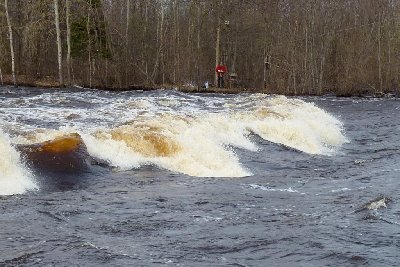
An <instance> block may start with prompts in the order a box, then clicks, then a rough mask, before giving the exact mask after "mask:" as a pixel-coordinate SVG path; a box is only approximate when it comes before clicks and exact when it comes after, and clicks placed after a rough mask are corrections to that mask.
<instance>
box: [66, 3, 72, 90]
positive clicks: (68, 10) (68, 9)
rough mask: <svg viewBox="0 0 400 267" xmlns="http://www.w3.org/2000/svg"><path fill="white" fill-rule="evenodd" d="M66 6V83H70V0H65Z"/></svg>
mask: <svg viewBox="0 0 400 267" xmlns="http://www.w3.org/2000/svg"><path fill="white" fill-rule="evenodd" d="M65 6H66V24H67V75H68V77H67V79H68V81H67V83H68V85H71V24H70V8H71V2H70V0H65Z"/></svg>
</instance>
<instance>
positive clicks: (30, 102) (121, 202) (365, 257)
mask: <svg viewBox="0 0 400 267" xmlns="http://www.w3.org/2000/svg"><path fill="white" fill-rule="evenodd" d="M14 90H15V91H14ZM70 94H75V95H79V96H82V98H81V100H80V101H79V99H80V98H79V99H78V98H77V97H72V98H71V99H69V95H70ZM94 95H95V96H96V97H94ZM62 97H64V100H63V101H61V99H63V98H62ZM102 97H103V98H104V99H110V103H113V104H112V105H113V106H112V107H113V109H112V110H114V111H118V107H117V106H116V105H118V103H120V104H121V103H124V101H123V100H124V99H134V98H135V97H141V98H142V99H146V98H152V99H154V98H157V97H160V99H177V103H174V105H175V106H172V107H171V106H168V107H169V108H171V110H186V109H184V108H181V107H180V106H179V105H183V104H182V103H183V102H184V101H187V104H186V107H187V106H190V105H191V104H193V103H197V104H196V105H194V104H193V106H192V109H191V111H185V112H186V114H189V113H190V112H192V113H190V114H192V115H193V114H197V113H196V112H200V111H199V110H202V109H204V111H205V112H215V111H217V112H218V110H220V106H223V105H224V103H225V102H226V101H230V99H233V98H236V96H196V95H189V96H181V95H180V94H178V93H168V92H167V93H165V92H152V93H121V94H120V95H118V98H117V99H115V100H113V97H115V95H113V94H112V93H103V92H101V93H99V92H92V91H90V92H86V91H82V92H79V91H78V92H74V93H72V92H71V91H70V92H68V91H65V92H64V91H63V92H59V91H55V92H52V91H45V90H33V89H13V88H1V89H0V101H2V102H1V103H0V115H1V116H0V118H2V120H0V122H2V123H3V126H2V127H3V131H4V133H5V134H7V135H8V136H10V138H11V139H12V140H13V141H12V143H18V142H17V141H15V140H14V139H16V138H17V137H18V135H20V134H22V133H23V132H26V131H28V130H32V129H35V128H48V129H59V128H60V127H63V125H65V123H64V121H63V118H61V119H60V118H59V117H58V116H61V115H59V114H60V112H61V111H65V110H68V111H71V112H70V113H73V111H74V110H75V111H76V110H81V111H82V112H81V113H79V114H78V115H79V118H80V121H79V120H78V122H77V125H80V124H79V123H81V124H86V125H89V126H90V125H99V124H102V125H104V126H107V127H111V126H113V125H116V124H114V121H113V119H112V118H109V121H107V118H108V117H107V116H104V117H102V116H99V117H97V118H96V117H95V116H86V117H85V114H87V113H86V112H89V113H90V112H94V113H96V112H97V111H96V108H99V110H100V109H103V107H104V106H103V100H104V99H103V98H102ZM210 99H211V100H210ZM227 99H228V100H227ZM55 100H57V101H60V102H58V103H57V102H56V101H55ZM302 100H303V101H305V102H307V103H315V105H316V106H317V107H319V108H321V109H323V110H325V111H327V112H328V113H329V114H331V115H333V116H334V117H336V118H337V119H338V120H339V121H341V122H342V123H343V129H344V131H343V134H344V135H345V136H346V138H347V139H348V141H349V142H346V143H344V144H342V145H340V146H338V147H337V148H334V149H333V150H334V153H306V152H304V151H302V149H296V148H290V147H292V146H291V145H281V144H278V143H277V142H270V141H268V138H261V137H260V135H258V134H254V133H252V134H250V136H248V139H249V140H250V141H251V142H252V143H254V144H256V146H257V147H258V151H252V150H249V149H246V147H241V146H239V145H232V147H231V148H229V149H228V148H226V149H227V150H229V151H230V150H233V151H234V152H235V153H236V155H237V158H238V159H239V161H240V166H241V167H243V169H245V170H248V171H249V172H250V173H251V175H250V176H246V175H238V177H234V178H232V177H230V176H233V175H226V176H228V177H223V176H224V175H215V176H216V177H210V176H212V175H207V174H205V175H201V174H200V175H191V173H190V170H188V171H186V167H185V168H184V169H182V171H179V170H178V171H177V170H176V169H174V168H175V167H171V168H167V167H165V166H169V165H168V164H169V163H165V165H161V167H157V166H160V165H157V164H155V163H154V162H150V163H149V164H142V165H140V166H141V167H136V168H130V167H127V168H123V169H121V168H118V166H115V165H116V164H111V163H109V164H100V165H99V164H90V166H89V169H88V170H87V171H85V172H83V173H81V174H79V175H78V176H77V177H74V179H73V181H74V182H73V183H72V185H71V186H70V187H58V186H57V183H53V185H52V186H46V183H47V184H52V182H51V181H52V180H54V179H56V178H57V177H55V176H56V175H54V176H53V177H51V175H50V176H47V177H36V178H35V179H36V180H37V181H40V182H38V183H39V186H38V188H39V189H37V190H33V191H27V192H25V193H23V194H18V195H11V196H1V198H0V212H1V215H0V236H1V238H0V266H16V265H20V266H101V265H103V266H164V265H166V266H399V265H400V259H399V252H400V225H399V224H400V205H399V198H398V193H399V189H400V180H399V174H400V163H399V162H400V155H399V149H400V135H399V134H398V133H399V131H400V128H399V127H400V126H399V125H400V116H399V108H400V101H399V100H397V99H360V98H302ZM104 101H105V100H104ZM159 101H161V100H159ZM209 101H214V102H212V103H213V105H209V103H210V102H209ZM238 101H239V102H240V101H242V100H240V99H239V100H238ZM246 101H250V100H243V103H242V104H243V107H241V108H242V109H243V110H246V109H249V108H250V107H249V106H246V105H247V104H248V103H251V101H250V102H246ZM252 101H256V100H254V99H253V100H252ZM257 101H258V100H257ZM116 102H117V103H116ZM239 102H234V103H235V105H237V103H239ZM157 103H159V102H157ZM246 103H247V104H246ZM250 106H251V105H250ZM196 107H197V108H196ZM148 108H149V107H147V106H146V107H144V108H143V109H148ZM150 109H151V107H150ZM90 110H91V111H90ZM121 110H124V107H123V106H121ZM30 112H31V113H32V114H33V115H29V114H30ZM45 112H47V113H48V114H50V115H48V116H49V117H54V120H48V119H47V120H46V119H43V118H41V117H40V116H39V115H38V114H43V113H45ZM52 112H54V114H53V113H52ZM157 112H158V113H162V112H164V111H163V110H162V109H160V108H159V107H158V108H157V110H155V111H154V114H158V113H157ZM90 114H92V113H90ZM121 114H122V113H121ZM154 114H153V115H151V116H156V115H154ZM67 115H70V114H69V113H68V114H67ZM118 116H119V117H121V116H120V115H118ZM135 116H136V115H135ZM160 116H161V115H160ZM193 116H194V115H193ZM314 119H315V120H316V121H317V122H318V123H322V121H321V122H319V121H318V119H319V118H317V117H316V118H314ZM124 120H128V118H126V119H124ZM117 124H118V123H117ZM75 126H76V125H75ZM89 126H88V127H89ZM285 131H287V128H285V127H283V128H282V133H284V132H285ZM291 138H296V136H294V137H291ZM289 139H290V138H289ZM289 139H288V140H289ZM289 141H290V140H289ZM289 141H288V142H289ZM283 143H284V142H283ZM284 144H285V143H284ZM89 150H90V149H89ZM89 152H90V151H89ZM331 152H332V151H331ZM110 153H111V152H110ZM202 154H203V156H204V157H206V158H212V157H213V155H212V153H209V150H206V151H205V152H204V153H203V152H202ZM2 156H4V155H2ZM110 162H111V161H110ZM162 164H164V163H162ZM171 164H172V163H171ZM124 166H125V165H124ZM171 166H172V165H171ZM174 166H175V165H174ZM119 167H121V166H119ZM185 173H186V174H185ZM187 173H189V174H190V175H188V174H187ZM57 175H59V174H57ZM61 176H62V175H61ZM196 176H204V177H196ZM218 176H222V177H218ZM240 176H244V177H240ZM58 178H59V177H58ZM60 179H63V178H62V177H61V178H60ZM380 196H386V197H389V198H391V200H392V202H390V203H389V204H388V207H387V208H381V209H377V210H368V209H362V206H363V205H364V204H365V203H368V202H369V201H371V200H373V199H375V198H377V197H380ZM356 211H357V212H356Z"/></svg>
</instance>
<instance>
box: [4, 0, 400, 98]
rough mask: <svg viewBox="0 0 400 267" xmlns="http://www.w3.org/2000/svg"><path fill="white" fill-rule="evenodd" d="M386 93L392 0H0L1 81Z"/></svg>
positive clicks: (394, 32) (399, 29)
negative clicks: (221, 80)
mask: <svg viewBox="0 0 400 267" xmlns="http://www.w3.org/2000/svg"><path fill="white" fill-rule="evenodd" d="M220 62H223V64H225V65H226V66H227V67H228V72H229V74H227V75H226V78H227V79H228V78H229V76H231V77H232V78H235V81H233V82H232V83H227V84H229V86H234V87H238V88H242V89H246V90H257V91H260V90H261V91H263V92H266V93H279V94H287V95H321V94H328V93H333V94H336V95H361V94H370V95H371V94H374V95H377V94H383V93H395V94H397V91H398V88H399V83H400V76H399V74H400V1H397V0H0V77H1V83H3V82H6V81H9V82H10V81H11V83H15V84H19V83H21V82H22V81H23V82H25V83H32V84H34V83H35V82H37V83H36V84H40V83H39V82H43V83H44V82H45V81H55V82H56V83H57V85H58V86H69V85H79V86H84V87H90V88H96V87H98V88H100V87H101V88H129V87H132V86H137V85H145V86H151V87H156V88H159V87H170V88H171V87H180V86H193V87H199V86H202V85H203V84H204V83H205V82H206V81H209V82H210V83H212V84H214V83H215V67H216V65H217V64H219V63H220Z"/></svg>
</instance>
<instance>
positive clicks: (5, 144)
mask: <svg viewBox="0 0 400 267" xmlns="http://www.w3.org/2000/svg"><path fill="white" fill-rule="evenodd" d="M0 153H1V155H0V195H14V194H22V193H25V192H26V191H27V190H33V189H36V188H37V185H36V184H35V182H34V181H33V178H32V175H31V174H30V172H29V171H28V169H27V168H26V167H25V166H24V165H23V164H22V162H21V159H20V155H19V153H18V152H17V151H16V150H15V148H14V147H13V146H12V145H11V143H10V139H9V138H8V136H6V135H5V134H4V133H3V132H1V131H0Z"/></svg>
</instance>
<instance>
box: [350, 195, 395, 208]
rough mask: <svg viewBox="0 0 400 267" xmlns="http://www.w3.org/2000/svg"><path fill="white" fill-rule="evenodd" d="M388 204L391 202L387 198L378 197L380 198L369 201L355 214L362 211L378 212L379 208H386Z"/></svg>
mask: <svg viewBox="0 0 400 267" xmlns="http://www.w3.org/2000/svg"><path fill="white" fill-rule="evenodd" d="M390 202H392V200H391V199H390V198H389V197H385V196H380V197H377V198H375V199H374V200H371V201H369V202H368V203H366V204H364V205H363V206H362V207H361V208H360V209H358V210H357V211H356V212H360V211H363V210H378V209H381V208H387V206H388V204H389V203H390Z"/></svg>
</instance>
